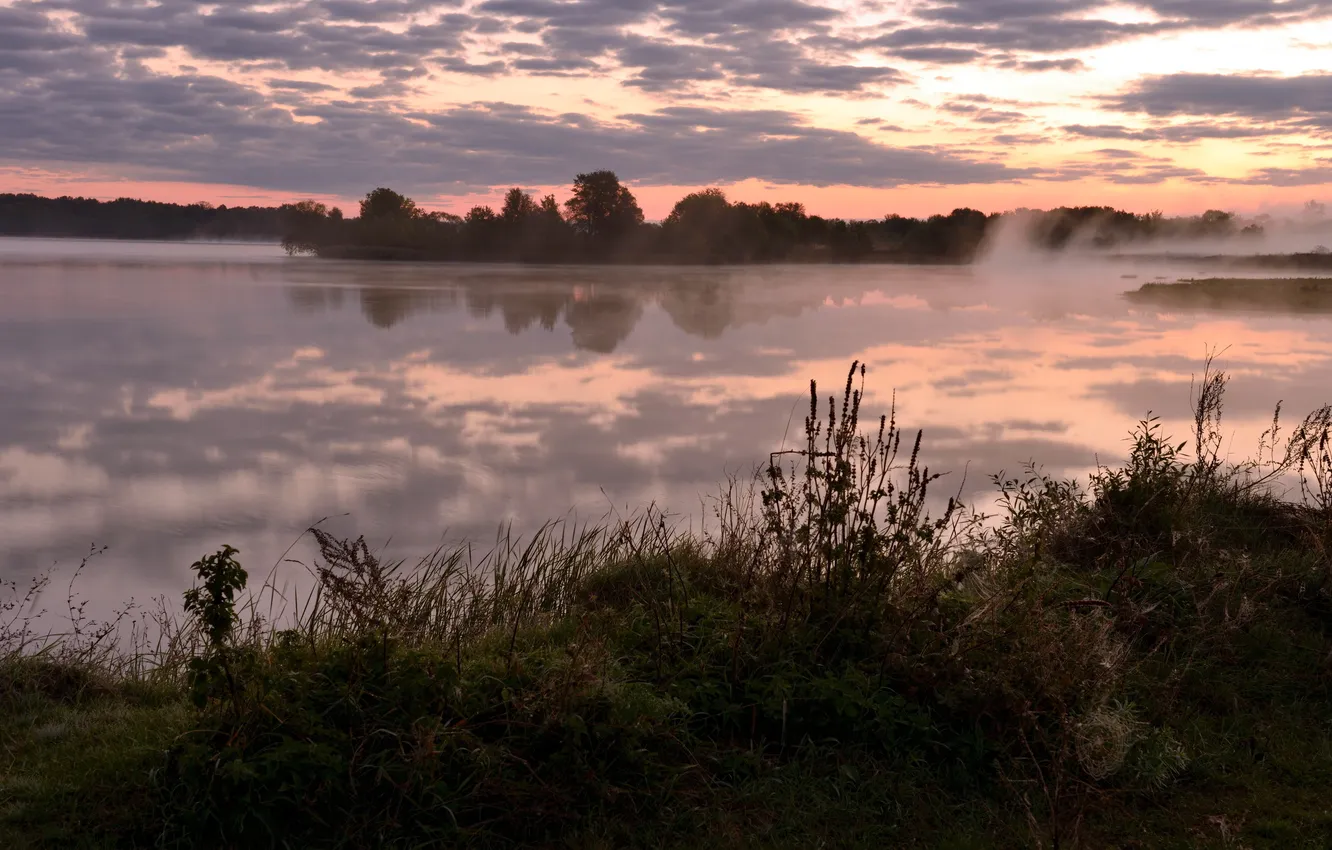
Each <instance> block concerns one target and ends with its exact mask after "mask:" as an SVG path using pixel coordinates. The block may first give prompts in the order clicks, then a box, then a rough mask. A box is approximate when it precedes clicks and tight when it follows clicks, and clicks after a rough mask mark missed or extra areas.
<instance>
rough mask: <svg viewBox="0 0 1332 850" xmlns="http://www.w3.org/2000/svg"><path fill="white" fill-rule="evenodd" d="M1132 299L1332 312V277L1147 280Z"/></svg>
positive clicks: (1186, 306)
mask: <svg viewBox="0 0 1332 850" xmlns="http://www.w3.org/2000/svg"><path fill="white" fill-rule="evenodd" d="M1127 297H1128V298H1129V300H1131V301H1136V302H1139V303H1143V304H1150V305H1153V306H1156V307H1165V308H1171V309H1208V310H1247V311H1257V312H1274V313H1329V312H1332V278H1326V277H1323V278H1318V277H1312V278H1234V277H1218V278H1205V279H1202V280H1181V281H1179V282H1177V283H1146V284H1143V285H1142V286H1141V287H1139V288H1138V289H1136V290H1133V291H1132V292H1129V293H1127Z"/></svg>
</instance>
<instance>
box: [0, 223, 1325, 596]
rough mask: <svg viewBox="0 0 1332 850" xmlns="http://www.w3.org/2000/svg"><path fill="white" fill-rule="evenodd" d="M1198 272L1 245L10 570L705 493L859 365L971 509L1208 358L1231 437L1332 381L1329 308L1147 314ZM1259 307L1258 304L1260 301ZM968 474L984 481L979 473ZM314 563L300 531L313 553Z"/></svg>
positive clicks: (759, 456) (260, 548)
mask: <svg viewBox="0 0 1332 850" xmlns="http://www.w3.org/2000/svg"><path fill="white" fill-rule="evenodd" d="M1191 271H1192V270H1190V269H1188V268H1186V267H1174V268H1168V269H1167V268H1154V267H1148V266H1133V267H1128V266H1109V265H1097V264H1092V263H1087V262H1081V261H1079V262H1073V261H1065V262H1059V263H1042V264H1037V263H1030V262H1020V261H1012V260H1010V261H1009V262H1007V263H1006V264H1004V265H998V266H987V267H979V268H915V267H891V266H868V267H856V266H844V267H835V266H793V267H792V266H788V267H748V268H739V269H724V268H629V269H608V268H540V267H536V268H533V267H526V268H519V267H505V266H488V267H483V266H418V265H379V264H363V263H341V262H331V261H320V260H314V259H308V258H295V259H293V258H288V257H285V256H284V255H283V254H282V252H281V251H280V250H279V249H278V248H277V247H275V246H243V245H217V244H211V245H180V244H172V245H163V244H149V243H106V242H79V241H72V240H62V241H52V240H0V577H7V578H20V579H21V578H24V577H27V576H30V575H32V574H33V573H35V572H38V571H40V570H41V569H43V568H44V567H47V566H49V565H50V564H52V563H53V562H60V563H62V564H69V563H71V562H77V560H78V557H79V555H80V554H81V553H83V552H84V551H86V550H87V549H88V548H89V546H90V545H93V544H96V545H98V546H107V547H109V548H108V550H107V552H106V554H104V555H102V556H100V557H99V558H98V559H96V561H95V562H94V564H93V565H92V566H91V567H90V568H89V571H88V573H87V575H86V576H85V577H84V578H83V579H81V582H82V585H81V586H82V587H83V590H84V592H85V593H86V594H87V595H89V596H90V597H92V598H93V599H94V601H96V602H99V603H106V604H110V603H112V602H114V603H120V602H122V601H124V600H125V599H127V598H128V597H131V596H133V597H137V598H139V599H143V598H144V597H148V596H151V595H153V594H157V593H168V594H170V595H171V596H173V597H174V596H175V595H176V594H177V593H178V592H179V590H180V589H181V588H182V587H184V586H186V584H187V582H188V566H189V564H190V563H191V562H192V561H193V560H195V559H196V558H197V557H199V556H200V555H201V554H203V553H205V552H208V551H211V550H213V549H215V548H217V547H218V546H219V545H221V544H223V543H230V544H232V545H234V546H237V547H238V548H240V550H241V552H242V555H243V560H244V561H245V562H246V563H247V565H248V566H250V567H251V569H252V571H256V572H260V573H264V572H266V571H267V570H268V567H269V566H270V565H272V564H274V563H275V562H277V561H278V560H279V559H280V558H281V556H282V555H283V553H284V551H286V550H287V549H288V547H290V546H291V544H292V543H293V541H296V540H297V539H298V538H299V537H300V533H301V531H302V529H304V528H306V527H308V526H309V525H310V524H311V523H312V522H315V521H318V520H320V519H322V518H325V517H329V518H330V519H329V520H328V521H327V522H328V524H329V525H331V526H332V527H334V528H335V529H337V530H339V531H344V532H348V533H358V534H365V535H366V537H367V539H368V540H369V541H370V542H371V544H372V545H374V546H377V547H387V551H389V552H390V553H396V554H397V555H399V556H403V557H408V556H414V555H418V554H421V553H423V552H425V551H427V550H429V549H430V548H433V547H434V546H435V545H438V544H439V543H441V542H445V541H449V540H456V539H458V538H461V537H470V538H474V539H480V540H483V541H485V540H492V539H493V538H494V535H495V531H496V529H497V527H498V526H499V525H500V524H501V523H508V522H513V523H514V524H515V526H516V527H517V528H519V529H530V528H532V527H533V526H534V525H535V524H537V523H539V522H541V521H543V520H546V519H550V518H552V517H560V516H564V515H567V514H568V513H569V512H570V511H575V512H576V514H577V516H579V517H582V518H587V519H594V518H597V517H600V516H602V515H603V514H605V513H606V512H607V511H609V510H619V511H630V510H632V509H634V508H635V507H638V506H642V505H644V504H646V503H648V502H650V501H655V502H658V503H660V504H663V505H665V506H667V507H669V508H671V509H673V510H675V511H676V512H678V513H680V514H681V515H685V516H697V515H699V514H700V510H701V509H700V496H707V495H708V494H710V493H713V492H715V490H716V487H717V484H718V482H719V481H721V480H722V479H723V478H724V477H725V476H726V475H727V474H728V473H739V474H746V473H748V472H750V471H751V470H752V469H753V468H754V467H755V465H756V464H758V463H759V462H761V461H762V460H763V459H764V458H766V457H767V454H768V452H770V451H772V450H774V449H777V448H780V447H781V446H782V445H783V444H784V443H785V444H786V445H790V443H791V442H792V441H793V440H796V439H798V438H799V432H800V428H801V420H802V417H803V416H804V413H805V411H806V410H807V407H808V384H809V380H810V379H811V378H814V379H817V380H818V381H819V382H820V386H821V387H823V388H824V390H825V391H827V392H834V391H837V389H838V388H839V387H840V385H841V383H842V382H843V381H844V379H845V374H846V369H847V366H848V365H849V364H850V362H851V361H852V360H853V359H859V360H861V361H864V362H866V363H868V364H869V368H870V393H869V397H868V400H867V402H866V406H867V411H868V412H872V413H877V412H879V411H882V410H886V408H887V406H888V405H889V404H890V403H891V400H892V396H893V393H894V391H895V392H896V400H897V405H898V411H899V420H900V421H901V422H902V423H903V424H905V425H906V426H908V427H910V428H916V427H921V428H924V429H925V433H926V436H925V446H926V454H927V457H928V460H929V462H930V463H931V465H932V466H933V467H934V468H936V469H941V470H942V469H949V470H953V471H954V474H953V475H952V476H950V478H949V479H948V481H949V486H950V487H953V488H955V489H961V490H963V492H964V494H965V495H966V496H967V497H968V498H969V499H970V500H971V501H972V502H973V503H975V504H981V505H983V504H984V503H985V500H986V498H987V494H988V492H989V482H988V476H989V475H991V474H992V473H995V472H998V471H1000V470H1005V469H1006V470H1009V471H1016V470H1017V469H1018V468H1019V467H1020V466H1021V464H1022V463H1023V462H1025V461H1028V460H1033V459H1034V460H1036V461H1038V462H1040V463H1041V464H1043V465H1044V466H1045V467H1046V469H1047V470H1048V471H1050V472H1052V473H1055V474H1061V475H1063V474H1068V475H1078V474H1085V473H1086V472H1087V471H1089V470H1091V469H1093V468H1094V467H1095V465H1096V463H1097V462H1098V459H1099V460H1100V461H1102V462H1113V461H1116V460H1118V459H1120V458H1121V457H1122V455H1123V454H1124V451H1125V442H1124V436H1125V434H1126V433H1127V431H1128V430H1129V428H1130V427H1131V426H1132V425H1133V424H1134V423H1135V422H1136V421H1137V420H1138V419H1140V418H1141V417H1142V416H1144V415H1146V414H1147V412H1148V411H1149V410H1152V411H1155V412H1156V413H1158V414H1159V415H1161V416H1162V417H1163V419H1164V420H1165V421H1166V424H1167V426H1168V427H1172V428H1174V430H1176V431H1177V433H1179V434H1180V435H1181V438H1182V436H1183V435H1184V434H1185V432H1186V426H1185V424H1184V423H1185V421H1186V420H1187V418H1188V405H1189V387H1190V380H1191V377H1192V376H1193V375H1194V374H1196V373H1197V372H1198V371H1199V369H1200V367H1201V364H1202V360H1203V357H1204V356H1205V354H1206V352H1207V350H1208V349H1209V347H1224V348H1225V350H1224V352H1223V353H1222V355H1221V357H1220V362H1221V364H1222V365H1223V366H1224V367H1226V368H1227V369H1229V370H1230V371H1232V373H1233V374H1234V376H1235V380H1234V383H1233V385H1232V391H1231V394H1230V397H1229V401H1228V405H1227V408H1226V414H1227V422H1228V426H1227V427H1228V429H1229V433H1232V434H1233V437H1234V448H1233V451H1234V453H1235V454H1236V455H1242V454H1245V453H1247V452H1248V450H1249V447H1250V446H1251V444H1252V440H1253V438H1254V437H1255V436H1256V434H1257V432H1258V431H1260V430H1261V428H1262V427H1264V426H1265V425H1266V424H1267V423H1268V422H1269V421H1270V418H1271V408H1272V405H1273V404H1274V403H1275V402H1276V401H1277V400H1279V399H1284V400H1285V402H1286V408H1287V410H1289V411H1291V412H1299V413H1301V414H1302V413H1303V412H1304V411H1305V410H1307V409H1309V408H1311V407H1313V406H1315V405H1316V404H1318V403H1321V402H1323V401H1326V400H1332V399H1330V397H1332V320H1330V319H1329V318H1328V317H1326V316H1320V315H1310V314H1301V313H1298V312H1289V313H1287V312H1280V311H1277V312H1272V311H1247V310H1244V309H1235V310H1228V309H1224V305H1222V309H1198V310H1190V309H1179V308H1177V307H1173V306H1171V305H1165V306H1153V305H1151V304H1144V303H1134V302H1131V301H1130V300H1129V299H1126V298H1124V297H1123V295H1122V293H1123V292H1124V291H1125V290H1127V289H1135V288H1137V287H1138V286H1139V285H1140V284H1141V283H1143V282H1145V281H1148V280H1152V279H1154V278H1156V277H1158V276H1166V277H1169V278H1170V279H1174V278H1177V277H1180V276H1186V275H1188V274H1190V273H1191ZM1241 306H1242V305H1241ZM963 473H965V479H964V475H963ZM294 551H295V552H297V553H301V552H304V550H303V549H302V548H301V547H300V546H298V547H297V549H296V550H294Z"/></svg>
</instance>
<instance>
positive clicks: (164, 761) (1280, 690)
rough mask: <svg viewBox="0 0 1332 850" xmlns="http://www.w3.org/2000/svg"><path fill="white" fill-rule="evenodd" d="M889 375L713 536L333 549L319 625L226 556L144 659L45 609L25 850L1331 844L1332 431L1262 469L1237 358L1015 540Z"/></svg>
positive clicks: (19, 679)
mask: <svg viewBox="0 0 1332 850" xmlns="http://www.w3.org/2000/svg"><path fill="white" fill-rule="evenodd" d="M863 378H864V372H863V370H856V369H853V370H852V373H851V375H849V377H848V382H847V385H846V387H845V389H844V391H843V394H842V397H841V399H840V400H838V399H835V398H834V399H828V400H827V403H826V406H825V405H824V404H823V403H822V402H821V400H820V397H819V395H818V393H817V390H816V388H814V387H811V403H810V411H809V416H808V418H807V420H806V437H807V439H806V442H805V445H804V446H803V448H802V449H801V450H799V451H795V452H789V453H783V454H778V455H774V456H773V458H772V461H771V463H770V464H769V465H768V467H767V468H766V469H765V470H764V471H763V473H762V474H761V475H760V476H758V477H757V478H756V479H755V481H754V483H753V486H752V488H750V487H740V486H734V485H733V486H732V487H730V488H729V489H728V490H726V491H724V493H723V494H722V496H721V497H720V498H719V499H718V500H717V501H716V502H715V515H714V517H713V522H712V523H711V525H710V527H709V529H708V530H707V531H706V532H697V531H696V532H692V533H686V532H682V531H680V530H679V529H678V528H676V527H675V526H673V525H672V524H671V523H670V522H669V521H668V520H667V518H666V517H664V516H663V515H662V514H661V513H659V512H657V511H655V510H653V509H647V510H645V511H644V512H643V513H642V514H641V515H640V516H638V517H637V518H634V519H632V520H628V521H617V522H613V523H609V524H607V525H604V526H598V527H586V528H569V527H566V526H562V525H558V524H557V525H551V526H548V527H546V528H545V529H543V530H542V531H541V532H540V533H538V534H536V535H535V536H533V537H532V538H529V539H527V540H508V539H506V540H502V541H501V543H500V544H499V545H498V546H496V547H495V548H494V549H493V550H490V551H488V552H485V553H477V552H475V551H474V550H472V549H469V548H462V549H457V550H451V551H440V552H435V553H432V554H431V555H429V556H428V557H426V558H424V559H423V560H422V561H420V562H419V563H415V564H404V563H388V562H384V561H382V560H381V559H379V558H378V557H377V556H376V555H375V553H373V552H371V551H369V549H368V547H366V546H365V544H364V542H363V541H360V540H355V541H348V540H339V539H335V538H332V537H330V536H328V535H327V534H325V533H323V532H322V531H319V530H314V531H312V533H313V534H314V535H315V538H316V540H317V542H318V544H319V547H320V552H321V555H320V558H319V560H318V561H317V562H316V563H315V564H313V565H312V567H311V569H312V572H313V575H314V576H315V578H316V580H317V589H316V591H315V592H314V593H313V594H312V595H311V596H310V597H309V598H308V599H305V600H302V601H301V604H299V605H294V606H291V607H289V608H288V609H287V610H285V611H281V612H279V614H277V615H276V616H274V615H270V614H269V613H268V612H269V611H270V603H271V601H272V599H271V596H270V594H271V592H272V591H271V588H267V587H260V588H257V589H253V590H247V587H248V576H247V575H246V574H245V571H244V569H243V568H242V566H241V564H240V562H239V559H238V558H239V553H237V552H235V551H234V550H231V549H229V548H225V549H223V550H221V551H219V552H218V553H215V554H214V555H210V556H207V557H205V558H202V559H201V560H200V561H199V562H198V563H196V564H195V572H196V575H197V579H198V580H197V583H196V586H195V587H194V588H193V589H191V590H190V591H189V593H187V594H186V597H185V605H184V607H183V610H182V612H181V613H180V614H179V615H178V616H173V615H170V614H163V615H162V616H160V617H158V618H157V619H156V620H155V621H154V624H155V628H154V629H153V630H151V632H145V631H144V630H142V629H138V628H136V629H135V630H134V631H133V634H132V635H131V637H132V638H137V639H131V640H129V641H125V640H117V639H114V636H115V635H116V634H117V633H118V631H123V630H124V628H125V622H124V621H119V622H117V621H113V622H112V623H110V624H100V625H99V624H90V623H87V622H85V621H84V620H83V619H82V615H81V609H80V608H79V607H78V606H77V605H76V604H75V603H74V602H73V601H71V602H70V604H69V608H70V621H71V627H70V629H69V630H68V631H67V633H66V634H61V635H53V634H47V633H42V634H37V633H35V632H34V629H33V626H32V619H31V616H30V613H31V608H32V604H33V602H34V597H33V596H32V595H27V596H25V595H23V594H19V593H18V590H19V589H18V588H13V589H12V591H13V592H12V594H11V597H12V598H11V599H10V601H7V602H5V603H4V606H3V607H0V612H3V613H6V614H7V620H0V623H7V625H5V626H4V627H3V629H0V635H2V636H3V639H4V643H3V647H4V655H3V656H0V687H3V690H0V721H2V722H0V757H2V758H3V761H2V762H0V844H3V846H16V847H65V846H92V847H135V846H169V847H177V846H179V847H286V846H292V847H295V846H299V847H370V846H376V847H379V846H385V847H424V846H469V847H470V846H476V847H550V846H558V847H587V848H598V847H643V848H649V847H654V848H655V847H686V846H692V847H735V848H744V847H772V846H800V847H805V846H826V847H858V846H859V847H871V846H873V847H881V846H894V847H899V846H900V847H922V848H924V847H931V848H933V847H947V848H981V847H987V848H988V847H1015V848H1016V847H1031V846H1048V847H1079V846H1087V847H1107V846H1114V847H1153V848H1155V847H1180V848H1192V847H1215V846H1230V847H1251V848H1257V847H1274V848H1275V847H1283V848H1284V847H1301V846H1304V847H1325V846H1328V845H1329V844H1330V843H1332V805H1329V804H1328V803H1327V802H1326V801H1327V800H1328V799H1332V797H1329V794H1328V792H1329V791H1332V733H1330V731H1329V725H1328V719H1327V717H1328V715H1327V706H1328V702H1329V696H1332V694H1329V684H1328V682H1329V673H1332V670H1330V669H1329V664H1332V637H1330V636H1329V634H1328V632H1329V626H1332V587H1330V586H1329V578H1330V577H1332V561H1329V558H1328V553H1329V545H1330V544H1332V486H1330V485H1332V451H1330V448H1329V444H1330V435H1332V408H1327V407H1324V408H1320V409H1318V410H1316V411H1314V412H1313V413H1311V414H1310V415H1309V416H1308V417H1306V418H1305V419H1304V420H1302V421H1301V422H1300V423H1298V424H1297V425H1295V426H1294V427H1291V428H1287V427H1285V426H1283V425H1282V423H1281V421H1280V417H1279V415H1278V416H1277V417H1276V418H1275V419H1274V422H1273V427H1272V429H1271V430H1270V431H1269V432H1268V433H1267V434H1265V435H1264V438H1263V440H1262V442H1261V445H1260V447H1259V450H1258V452H1257V455H1256V459H1255V460H1254V461H1251V462H1246V463H1242V464H1238V465H1232V464H1229V463H1226V462H1225V461H1224V460H1223V458H1222V457H1221V456H1220V446H1221V443H1222V439H1221V435H1222V430H1221V415H1222V411H1223V400H1224V391H1225V387H1226V378H1225V376H1224V375H1223V374H1221V373H1218V372H1215V371H1214V370H1212V369H1211V366H1210V364H1209V365H1208V368H1207V370H1206V371H1205V372H1204V375H1203V376H1202V380H1201V381H1200V382H1199V384H1198V386H1197V393H1196V402H1197V405H1196V409H1197V416H1196V421H1195V428H1194V434H1193V435H1192V439H1191V440H1186V441H1184V442H1182V443H1180V442H1176V441H1175V440H1172V439H1169V438H1168V437H1167V436H1166V435H1164V434H1163V433H1161V430H1160V428H1159V426H1158V425H1157V423H1155V422H1154V421H1152V420H1147V421H1145V422H1143V423H1142V424H1141V425H1140V426H1139V428H1138V429H1137V430H1136V431H1135V433H1134V435H1133V437H1134V441H1133V450H1132V452H1131V455H1130V458H1129V460H1128V461H1127V462H1126V464H1125V465H1124V466H1123V467H1121V468H1114V469H1102V470H1100V471H1099V472H1098V473H1097V474H1096V475H1095V476H1093V477H1092V479H1091V480H1090V481H1086V482H1068V481H1058V480H1052V479H1049V478H1047V477H1045V476H1043V475H1041V474H1040V472H1039V470H1037V469H1035V468H1034V467H1033V468H1029V469H1027V470H1026V471H1024V473H1022V474H1020V475H1018V476H1015V477H1007V476H996V479H995V484H996V486H997V487H998V488H999V490H1000V500H999V504H1000V511H999V513H998V514H997V515H996V516H993V517H988V518H982V517H976V516H974V515H972V514H970V513H967V512H965V511H964V510H963V509H962V508H961V507H960V506H959V505H958V504H957V503H956V502H955V501H954V500H947V501H946V502H943V503H942V505H941V507H940V508H939V509H938V510H937V511H936V512H934V513H931V512H930V511H929V510H928V509H927V508H928V506H930V505H936V504H940V501H939V499H938V498H937V494H935V493H934V491H935V490H937V488H938V487H939V486H941V484H942V482H941V481H940V479H939V476H938V475H936V474H934V473H932V472H930V471H929V470H927V469H925V468H923V466H922V465H921V463H920V461H919V456H920V455H919V449H920V443H921V436H920V435H919V434H914V435H912V434H903V433H902V432H901V430H900V429H899V428H898V426H897V423H896V420H895V418H893V417H892V416H891V415H889V416H886V417H884V418H882V419H880V420H879V421H878V422H876V423H873V424H871V425H870V426H869V427H868V428H865V427H863V425H862V423H861V421H860V399H861V392H862V391H861V388H860V383H859V382H860V381H863ZM1283 488H1284V489H1283ZM71 597H72V593H71ZM261 612H263V616H261ZM145 634H152V635H153V636H154V642H153V643H152V645H151V646H149V645H146V644H145V642H144V641H143V636H144V635H145ZM126 646H129V647H130V648H129V649H125V647H126Z"/></svg>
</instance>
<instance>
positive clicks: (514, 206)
mask: <svg viewBox="0 0 1332 850" xmlns="http://www.w3.org/2000/svg"><path fill="white" fill-rule="evenodd" d="M540 209H541V208H540V207H538V206H537V202H536V201H534V200H532V196H531V195H529V194H527V193H526V192H524V191H523V190H522V189H518V188H514V189H510V190H509V191H508V193H507V194H505V196H504V206H503V208H502V209H501V210H500V218H502V219H504V221H505V222H506V223H507V224H510V225H517V224H522V223H523V222H524V221H526V220H527V219H529V218H531V217H532V216H534V215H536V214H537V213H538V212H540Z"/></svg>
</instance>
